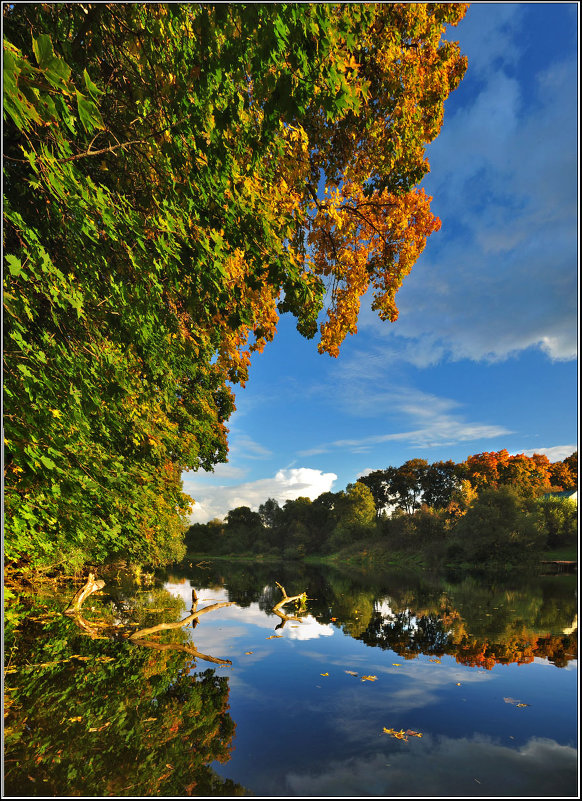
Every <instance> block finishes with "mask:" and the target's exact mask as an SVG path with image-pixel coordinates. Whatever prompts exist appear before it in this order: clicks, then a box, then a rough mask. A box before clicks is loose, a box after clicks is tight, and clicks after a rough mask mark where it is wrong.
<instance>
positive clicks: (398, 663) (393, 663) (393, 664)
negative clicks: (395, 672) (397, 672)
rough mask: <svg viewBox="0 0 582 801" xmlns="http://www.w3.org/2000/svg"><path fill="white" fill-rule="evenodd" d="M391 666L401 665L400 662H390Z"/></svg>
mask: <svg viewBox="0 0 582 801" xmlns="http://www.w3.org/2000/svg"><path fill="white" fill-rule="evenodd" d="M392 667H402V663H401V662H392Z"/></svg>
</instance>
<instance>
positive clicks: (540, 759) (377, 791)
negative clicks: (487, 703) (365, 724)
mask: <svg viewBox="0 0 582 801" xmlns="http://www.w3.org/2000/svg"><path fill="white" fill-rule="evenodd" d="M575 763H576V749H575V748H572V747H569V746H561V745H558V744H557V743H555V742H553V741H552V740H547V739H542V738H532V739H531V740H529V741H528V742H527V743H526V744H525V745H524V746H521V747H519V748H511V747H508V746H507V745H504V744H503V743H502V742H501V741H500V740H493V739H491V738H480V737H473V738H465V737H461V738H457V739H452V738H450V737H439V738H432V737H425V738H423V739H422V740H420V741H418V742H413V743H412V744H410V743H406V744H399V743H396V744H394V745H392V744H391V745H390V746H387V747H386V748H385V749H384V750H383V751H382V753H380V754H375V755H374V756H371V757H368V758H351V759H350V758H348V759H347V760H344V761H341V762H338V761H332V762H331V763H329V764H327V765H326V766H325V767H324V768H323V769H322V770H321V771H320V772H315V773H308V774H302V773H301V772H299V771H296V770H291V771H290V772H289V774H288V775H287V777H286V784H287V786H288V788H289V789H290V792H291V794H292V795H295V796H311V797H327V796H333V797H348V798H350V797H358V795H361V788H362V787H366V788H367V792H366V795H371V796H385V797H388V798H394V797H396V798H398V797H402V798H414V797H416V796H425V795H426V794H427V792H428V793H429V794H430V797H451V796H458V797H460V798H463V797H465V798H472V797H474V796H477V797H486V798H491V797H494V796H497V795H504V796H507V797H516V796H522V797H530V798H534V797H539V796H543V797H545V796H557V797H560V796H562V797H566V796H568V795H572V793H573V790H574V789H575ZM419 766H421V769H419ZM427 775H428V776H430V786H428V785H427V778H426V777H427ZM500 788H501V792H500Z"/></svg>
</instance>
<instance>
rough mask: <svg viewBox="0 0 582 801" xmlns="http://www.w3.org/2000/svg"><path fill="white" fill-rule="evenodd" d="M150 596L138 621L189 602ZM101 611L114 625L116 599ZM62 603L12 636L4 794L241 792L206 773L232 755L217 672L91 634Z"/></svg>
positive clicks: (180, 635)
mask: <svg viewBox="0 0 582 801" xmlns="http://www.w3.org/2000/svg"><path fill="white" fill-rule="evenodd" d="M148 599H149V604H147V605H146V607H144V606H143V602H144V600H146V599H143V600H142V602H141V604H140V608H139V609H138V611H137V613H136V616H135V619H136V620H137V621H138V622H139V623H140V624H141V625H143V624H144V623H145V624H146V625H152V624H154V623H157V622H158V621H159V622H161V620H165V621H168V620H169V619H170V620H171V619H177V618H178V614H179V612H180V611H181V607H182V602H181V601H178V600H177V599H174V598H172V597H171V596H170V595H169V594H168V593H167V592H166V591H163V590H162V591H160V590H151V591H150V592H149V593H148ZM92 606H94V607H95V613H96V614H97V615H99V616H100V617H101V616H104V617H105V618H106V619H109V620H111V616H112V609H111V608H110V607H109V606H108V605H107V604H104V603H102V602H100V601H99V600H98V599H97V598H94V599H92ZM148 606H149V608H147V607H148ZM160 606H162V607H163V609H160ZM62 608H63V601H61V603H60V604H58V603H55V602H44V603H42V602H41V603H39V602H38V601H36V602H35V603H34V605H33V606H32V607H31V608H29V610H28V612H29V614H28V617H27V618H26V619H25V620H24V621H23V622H22V623H21V625H20V627H19V628H18V629H17V630H15V631H14V630H13V631H11V632H10V633H9V637H8V639H7V641H6V646H7V653H10V659H9V668H8V670H7V672H6V679H5V693H6V701H5V712H6V716H5V728H4V747H5V756H6V766H5V773H4V780H5V789H6V791H7V793H8V794H9V795H15V796H24V797H27V796H41V797H46V796H53V795H54V796H58V795H63V794H65V795H73V796H75V795H81V796H95V795H97V796H129V797H135V796H184V795H189V794H192V793H194V794H200V795H205V794H206V793H208V794H210V795H214V794H215V793H216V794H217V795H224V794H229V793H230V792H232V790H233V789H234V785H232V783H230V784H229V785H228V786H227V787H222V781H221V780H220V779H219V778H218V777H217V776H216V774H214V772H213V771H212V770H211V769H210V767H209V765H210V763H212V762H213V761H214V760H217V761H225V760H226V759H228V758H229V755H230V748H231V743H232V738H233V735H234V722H233V720H232V719H231V717H230V715H229V714H228V712H227V709H228V679H227V678H225V677H219V676H217V675H216V674H215V672H214V670H201V671H199V672H192V671H191V669H190V668H191V667H192V665H191V664H190V662H189V661H188V660H187V659H186V657H185V655H184V653H180V652H179V651H176V650H156V649H152V648H148V647H144V646H141V645H136V644H131V643H129V642H127V641H123V640H122V639H119V638H116V639H114V638H110V637H99V638H91V637H88V636H86V635H85V634H84V633H83V632H82V631H81V629H80V628H79V627H78V626H77V625H76V624H75V623H74V622H73V621H72V620H71V619H70V618H67V617H64V616H63V615H62V613H61V612H60V611H59V609H62ZM88 614H89V615H91V613H90V612H89V613H88ZM121 614H123V613H121ZM118 615H120V612H119V610H117V611H116V616H118ZM172 636H173V641H174V642H176V643H178V644H179V643H181V642H184V641H186V638H187V634H186V632H184V631H183V630H182V629H179V630H176V631H175V632H174V633H173V635H172ZM169 765H171V766H172V767H171V769H169V768H168V766H169ZM221 788H222V789H221ZM213 791H215V793H214V792H213Z"/></svg>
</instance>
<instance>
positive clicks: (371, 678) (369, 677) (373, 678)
mask: <svg viewBox="0 0 582 801" xmlns="http://www.w3.org/2000/svg"><path fill="white" fill-rule="evenodd" d="M377 679H378V676H362V681H377Z"/></svg>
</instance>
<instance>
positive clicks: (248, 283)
mask: <svg viewBox="0 0 582 801" xmlns="http://www.w3.org/2000/svg"><path fill="white" fill-rule="evenodd" d="M465 10H466V6H465V5H464V4H451V3H434V4H424V3H419V4H346V5H341V4H278V3H277V4H249V5H246V4H230V3H229V4H217V5H206V4H182V3H178V4H149V3H148V4H144V3H122V4H113V3H111V4H102V3H99V4H98V3H95V4H80V3H64V4H57V5H53V4H43V3H25V4H6V5H5V6H4V7H3V13H4V34H5V37H4V125H5V128H4V137H5V138H4V156H5V159H4V189H5V197H4V213H5V217H4V252H5V270H4V304H5V315H4V320H5V349H4V358H5V362H4V377H5V408H6V415H5V448H6V451H5V454H6V456H5V471H6V472H5V488H6V492H5V497H6V500H5V508H6V514H7V523H8V525H7V534H6V541H5V542H6V555H7V557H8V558H9V559H18V558H21V557H26V558H27V559H31V560H32V561H33V562H35V563H38V564H43V565H48V564H51V563H57V562H62V563H64V564H80V563H82V562H84V561H88V560H89V561H90V560H95V561H96V560H101V559H104V558H106V557H109V556H111V555H115V554H119V553H122V554H123V555H125V556H129V557H130V558H133V559H137V560H140V559H141V560H153V561H156V560H161V559H165V558H168V556H171V555H172V554H173V553H174V554H175V553H177V550H176V549H177V547H178V546H177V543H178V541H179V539H180V533H181V531H182V529H183V527H184V520H185V515H186V514H187V511H188V509H189V504H190V499H189V498H188V497H187V496H185V495H184V494H183V492H182V485H181V479H180V476H181V472H182V470H184V469H193V470H196V469H198V468H204V469H210V468H212V466H213V465H214V464H216V463H217V462H220V461H225V460H226V458H227V452H228V445H227V428H226V422H227V420H228V418H229V415H230V414H231V413H232V411H233V409H234V396H233V391H232V386H233V385H234V384H237V383H240V384H242V385H244V382H245V380H246V379H247V378H248V369H249V364H250V359H251V355H252V353H253V352H254V351H260V350H261V349H262V348H263V347H264V345H265V343H267V342H269V341H270V340H272V338H273V336H274V335H275V332H276V325H277V320H278V315H279V314H280V313H282V312H291V313H292V314H294V315H295V317H296V318H297V327H298V329H299V331H300V333H301V334H303V335H304V336H307V337H310V338H311V337H314V336H315V335H316V334H317V333H318V330H319V344H318V348H319V350H320V351H321V352H325V353H328V354H330V355H332V356H336V355H337V353H338V350H339V347H340V345H341V342H342V341H343V339H344V338H345V336H346V335H347V334H348V333H350V334H351V333H355V331H356V329H357V318H358V312H359V307H360V299H361V297H362V296H363V295H364V294H365V293H366V292H367V291H368V289H371V290H372V293H373V302H372V305H373V308H374V309H375V310H376V311H377V312H378V314H379V315H380V317H381V318H382V319H386V320H392V321H393V320H395V319H396V317H397V314H398V311H397V308H396V304H395V295H396V292H397V291H398V289H399V287H400V286H401V284H402V281H403V280H404V278H405V277H406V275H407V274H408V273H409V272H410V270H411V268H412V266H413V265H414V263H415V261H416V260H417V258H418V256H419V255H420V253H421V252H422V250H423V248H424V247H425V244H426V240H427V237H428V236H429V235H430V234H431V233H432V232H434V231H436V230H437V229H438V227H439V225H440V223H439V220H438V219H437V218H435V217H434V216H433V214H432V213H431V211H430V200H431V199H430V198H429V197H427V196H426V195H425V193H424V191H423V190H422V189H421V188H419V183H420V181H421V180H422V178H423V176H424V175H425V174H426V172H427V171H428V169H429V165H428V161H427V159H426V157H425V146H426V145H427V144H428V143H429V142H431V141H432V140H433V139H434V138H435V137H436V136H437V135H438V133H439V130H440V127H441V124H442V119H443V104H444V101H445V100H446V98H447V96H448V95H449V93H450V91H451V90H453V89H454V88H455V87H456V86H457V85H458V83H459V81H460V80H461V78H462V76H463V74H464V71H465V68H466V59H465V58H464V57H463V56H462V55H461V53H460V50H459V47H458V44H457V43H451V42H449V41H447V40H445V39H444V38H443V34H444V33H445V26H446V25H447V24H451V25H455V24H456V23H457V22H458V21H459V20H460V19H461V18H462V17H463V15H464V13H465Z"/></svg>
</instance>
